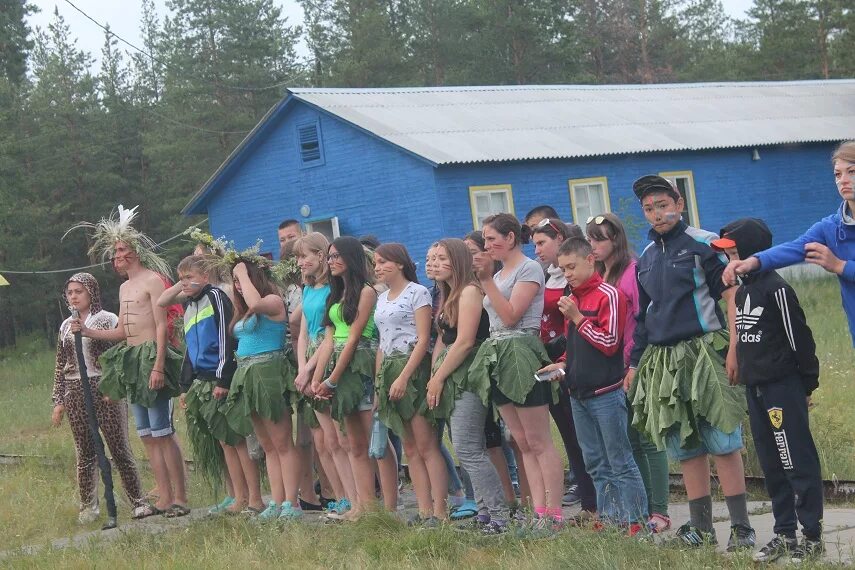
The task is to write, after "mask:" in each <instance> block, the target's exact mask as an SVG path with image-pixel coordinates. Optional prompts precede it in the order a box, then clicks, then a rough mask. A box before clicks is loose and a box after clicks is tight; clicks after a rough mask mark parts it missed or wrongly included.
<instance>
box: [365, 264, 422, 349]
mask: <svg viewBox="0 0 855 570" xmlns="http://www.w3.org/2000/svg"><path fill="white" fill-rule="evenodd" d="M430 306H431V298H430V291H428V290H427V287H425V286H424V285H419V284H418V283H413V282H412V281H411V282H410V283H408V284H407V286H406V287H404V290H403V291H401V293H400V294H399V295H398V296H397V297H395V298H394V299H393V300H391V301H390V300H389V291H383V292H382V293H380V296H379V297H377V307H376V308H375V309H374V322H375V323H376V325H377V330H378V331H379V332H380V350H382V351H383V353H384V354H391V353H392V352H408V351H409V350H410V349H411V348H412V346H413V345H414V344H415V343H416V341H417V340H418V336H419V335H418V332H417V330H416V310H418V309H420V308H422V307H430Z"/></svg>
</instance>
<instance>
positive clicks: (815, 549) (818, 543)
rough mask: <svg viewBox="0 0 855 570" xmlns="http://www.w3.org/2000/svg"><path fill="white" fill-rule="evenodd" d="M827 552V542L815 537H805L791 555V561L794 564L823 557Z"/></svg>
mask: <svg viewBox="0 0 855 570" xmlns="http://www.w3.org/2000/svg"><path fill="white" fill-rule="evenodd" d="M824 553H825V543H823V542H822V539H820V540H816V539H813V538H807V537H805V538H803V539H802V543H801V544H800V545H798V546H797V547H796V548H795V549H794V550H793V552H792V554H791V555H790V562H792V563H793V564H801V563H802V562H808V561H810V560H817V559H819V558H822V555H823V554H824Z"/></svg>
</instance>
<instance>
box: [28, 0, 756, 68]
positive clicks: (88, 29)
mask: <svg viewBox="0 0 855 570" xmlns="http://www.w3.org/2000/svg"><path fill="white" fill-rule="evenodd" d="M71 1H72V2H73V3H74V4H75V5H76V6H77V7H79V8H80V9H81V10H83V11H84V12H86V13H87V14H89V15H90V16H92V17H93V18H94V19H95V20H97V21H98V22H100V23H101V24H110V29H111V30H112V31H113V32H114V33H116V34H117V35H119V36H121V37H122V38H124V39H126V40H128V41H129V42H131V43H133V44H135V45H137V46H140V45H141V40H140V34H139V23H140V19H141V16H142V0H71ZM273 2H274V4H277V5H279V6H281V7H282V13H283V14H284V15H285V16H286V17H287V18H288V21H289V23H291V24H300V23H302V21H303V10H302V8H300V5H299V4H298V3H297V2H296V0H273ZM29 3H30V4H33V5H35V6H36V7H38V8H39V10H40V12H39V13H38V14H35V15H33V16H31V17H30V18H29V23H30V26H31V27H32V28H36V27H41V28H43V29H47V26H48V23H49V22H50V20H51V18H53V12H54V9H55V8H58V9H59V13H60V14H61V15H62V16H63V17H64V18H65V21H66V23H67V24H68V25H69V27H70V28H71V33H72V35H73V36H75V37H76V38H77V41H78V44H77V45H78V47H80V48H81V49H83V50H85V51H88V52H89V53H90V54H91V55H92V56H93V57H94V58H95V60H96V62H97V61H100V56H101V47H102V46H103V45H104V32H103V30H101V29H100V28H98V26H96V25H95V24H93V23H92V22H91V21H89V20H88V19H86V17H84V16H83V15H82V14H80V13H79V12H77V11H76V10H75V9H74V8H72V7H71V5H70V4H68V3H67V2H65V0H29ZM155 4H156V6H157V11H158V14H164V13H166V12H167V9H166V1H165V0H155ZM722 4H723V5H724V9H725V11H726V12H727V13H728V14H729V15H730V16H732V17H737V18H741V17H743V16H744V15H745V11H746V10H747V9H748V8H750V7H751V4H752V0H722ZM120 47H121V48H122V49H123V51H127V50H130V49H131V48H129V47H127V46H126V45H124V44H121V45H120ZM298 54H300V55H304V56H305V55H307V50H306V48H305V46H300V47H298Z"/></svg>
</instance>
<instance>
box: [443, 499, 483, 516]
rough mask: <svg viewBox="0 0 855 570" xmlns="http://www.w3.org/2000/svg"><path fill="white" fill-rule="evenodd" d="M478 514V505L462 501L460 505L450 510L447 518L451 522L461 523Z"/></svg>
mask: <svg viewBox="0 0 855 570" xmlns="http://www.w3.org/2000/svg"><path fill="white" fill-rule="evenodd" d="M477 514H478V505H476V504H475V502H474V501H464V502H463V503H462V504H460V505H458V506H456V507H454V508H453V509H451V514H450V515H449V518H450V519H451V520H453V521H462V520H464V519H469V518H472V517H474V516H475V515H477Z"/></svg>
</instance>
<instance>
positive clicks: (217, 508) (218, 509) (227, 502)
mask: <svg viewBox="0 0 855 570" xmlns="http://www.w3.org/2000/svg"><path fill="white" fill-rule="evenodd" d="M234 504H235V498H234V497H226V498H225V499H223V500H222V501H221V502H220V504H218V505H214V506H213V507H211V508H210V509H208V514H209V515H222V514H224V513H225V512H226V510H227V509H228V508H229V507H231V506H232V505H234Z"/></svg>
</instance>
